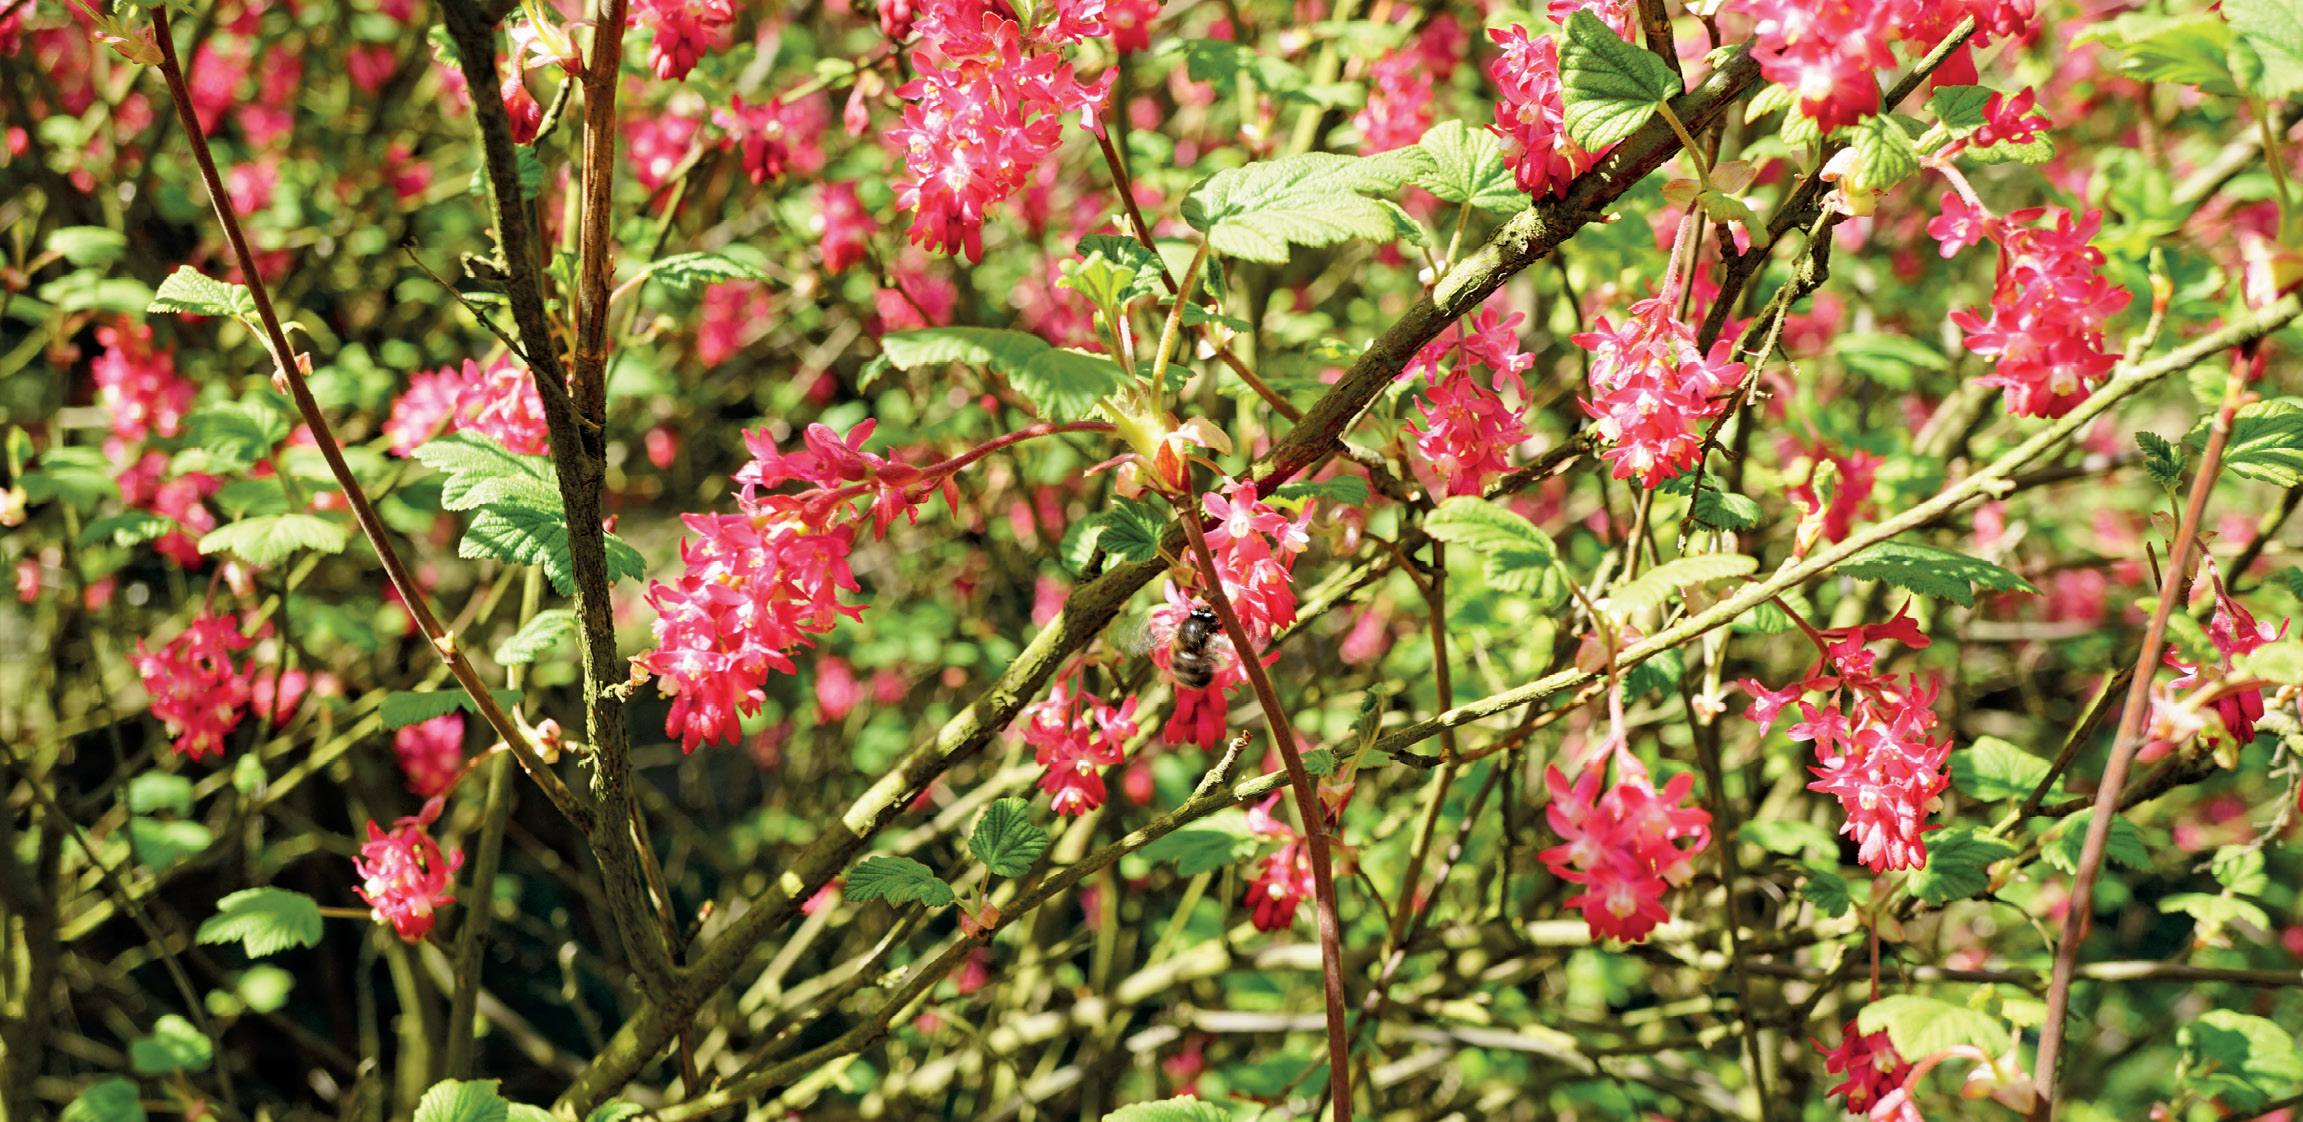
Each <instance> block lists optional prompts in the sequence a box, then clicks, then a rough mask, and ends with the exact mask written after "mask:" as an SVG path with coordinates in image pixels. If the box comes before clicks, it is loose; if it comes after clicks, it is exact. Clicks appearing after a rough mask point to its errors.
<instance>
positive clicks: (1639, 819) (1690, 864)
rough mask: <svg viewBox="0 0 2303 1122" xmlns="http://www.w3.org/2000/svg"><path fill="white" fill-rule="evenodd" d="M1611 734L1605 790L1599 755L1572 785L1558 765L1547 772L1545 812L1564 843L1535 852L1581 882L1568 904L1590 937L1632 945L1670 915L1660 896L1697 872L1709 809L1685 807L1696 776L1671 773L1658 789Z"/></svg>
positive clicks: (1562, 874)
mask: <svg viewBox="0 0 2303 1122" xmlns="http://www.w3.org/2000/svg"><path fill="white" fill-rule="evenodd" d="M1611 739H1613V740H1614V746H1615V750H1614V752H1613V756H1614V759H1615V770H1616V783H1615V786H1613V787H1610V788H1608V789H1607V792H1606V793H1605V794H1601V793H1600V790H1599V787H1600V783H1601V781H1602V777H1603V775H1604V774H1605V772H1606V771H1607V759H1606V757H1604V756H1603V757H1601V758H1599V759H1597V760H1594V761H1592V763H1591V765H1590V766H1589V767H1588V768H1587V769H1586V770H1585V771H1584V772H1583V774H1582V775H1580V776H1578V777H1577V778H1576V780H1575V782H1574V783H1572V784H1570V783H1569V782H1568V779H1567V776H1566V775H1564V774H1562V773H1561V772H1560V770H1559V769H1558V768H1557V767H1550V768H1546V769H1545V773H1544V783H1545V785H1547V786H1549V787H1550V788H1551V806H1550V808H1549V809H1548V810H1546V811H1545V817H1547V818H1549V819H1550V821H1551V828H1552V829H1553V830H1554V831H1556V832H1557V833H1558V834H1559V836H1560V838H1561V839H1562V840H1563V841H1564V842H1565V843H1566V844H1564V845H1557V846H1553V847H1552V848H1550V849H1547V850H1544V851H1543V852H1542V853H1541V854H1540V855H1539V856H1540V857H1541V858H1542V860H1543V863H1544V864H1545V865H1546V866H1547V867H1549V868H1550V869H1551V872H1552V875H1554V876H1557V877H1559V878H1560V879H1562V880H1565V881H1569V882H1571V883H1574V884H1579V885H1582V886H1583V891H1582V892H1580V893H1578V894H1576V895H1574V896H1571V897H1569V898H1568V901H1567V906H1568V907H1571V908H1581V909H1583V919H1584V922H1585V923H1586V924H1588V925H1589V926H1590V928H1591V934H1592V937H1593V938H1595V939H1620V940H1622V941H1624V942H1627V943H1636V942H1639V941H1640V940H1642V939H1645V938H1647V936H1648V934H1649V933H1650V932H1652V931H1654V930H1655V929H1656V927H1657V926H1658V925H1659V924H1662V923H1665V922H1667V921H1669V920H1670V919H1671V913H1670V912H1668V911H1666V910H1664V907H1663V894H1664V892H1665V891H1666V890H1667V889H1669V888H1670V887H1672V886H1675V885H1682V884H1686V883H1687V880H1688V878H1689V877H1690V876H1692V875H1693V874H1694V872H1695V855H1696V854H1698V853H1701V852H1703V849H1704V847H1705V846H1707V845H1709V844H1710V843H1711V814H1710V812H1708V811H1706V810H1704V809H1702V808H1701V807H1690V806H1684V805H1682V804H1683V803H1685V802H1686V801H1687V797H1688V795H1689V794H1690V793H1692V792H1693V790H1694V788H1695V776H1694V775H1693V774H1690V773H1685V772H1683V773H1681V774H1679V775H1677V776H1674V777H1673V778H1672V780H1671V782H1669V783H1666V784H1664V786H1663V790H1661V791H1657V790H1656V789H1655V783H1654V781H1653V780H1652V779H1650V778H1649V777H1648V772H1647V765H1645V764H1643V763H1641V762H1640V761H1639V757H1637V756H1634V755H1632V754H1631V752H1630V750H1629V749H1628V748H1627V747H1626V745H1625V744H1624V742H1623V741H1622V740H1621V739H1620V738H1611ZM1682 841H1686V842H1689V843H1691V844H1688V845H1685V846H1683V845H1681V844H1680V843H1681V842H1682Z"/></svg>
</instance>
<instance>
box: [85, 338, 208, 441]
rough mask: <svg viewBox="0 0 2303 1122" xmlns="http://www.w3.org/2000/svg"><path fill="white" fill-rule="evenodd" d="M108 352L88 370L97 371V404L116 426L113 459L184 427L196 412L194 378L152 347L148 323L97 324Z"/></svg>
mask: <svg viewBox="0 0 2303 1122" xmlns="http://www.w3.org/2000/svg"><path fill="white" fill-rule="evenodd" d="M96 341H97V342H98V343H101V344H103V346H104V352H103V353H102V354H99V355H97V356H96V359H95V361H94V362H92V363H91V364H90V365H89V369H90V370H91V371H93V372H94V374H95V375H96V403H97V404H98V405H100V406H102V407H103V409H104V412H105V415H106V417H107V418H108V419H109V420H110V422H111V426H112V437H111V439H110V440H107V441H106V442H105V444H104V454H105V455H106V456H107V457H109V458H110V459H112V460H113V461H114V462H115V463H117V462H119V461H120V460H121V459H122V458H123V457H124V456H125V455H126V452H127V446H128V445H131V444H135V443H137V442H139V441H142V440H144V439H145V438H147V437H151V436H161V437H169V436H175V435H177V434H178V433H180V432H182V431H183V427H184V417H185V415H186V414H188V413H190V412H191V411H192V383H190V382H187V381H185V380H184V379H182V378H179V377H177V376H176V361H175V359H174V358H173V357H172V356H170V355H168V354H165V353H162V352H156V351H154V350H153V349H152V328H151V327H150V325H147V324H141V323H130V322H128V321H127V320H122V321H120V322H119V323H118V324H117V325H115V326H109V327H99V328H97V329H96Z"/></svg>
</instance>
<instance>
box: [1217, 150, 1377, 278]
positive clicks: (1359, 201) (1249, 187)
mask: <svg viewBox="0 0 2303 1122" xmlns="http://www.w3.org/2000/svg"><path fill="white" fill-rule="evenodd" d="M1397 167H1399V164H1398V163H1397V161H1383V162H1379V161H1376V160H1363V159H1359V158H1356V157H1352V156H1340V155H1337V154H1335V153H1333V152H1306V153H1303V154H1301V155H1296V156H1288V157H1284V158H1281V159H1277V160H1259V161H1257V162H1255V163H1252V164H1249V165H1247V166H1246V167H1240V168H1231V169H1227V170H1225V171H1219V172H1217V173H1215V174H1214V175H1212V176H1209V177H1208V178H1206V179H1203V180H1201V181H1200V182H1199V183H1198V184H1197V185H1195V186H1193V187H1192V189H1191V192H1190V193H1189V194H1187V195H1185V196H1184V202H1183V217H1184V221H1185V222H1188V223H1190V224H1191V227H1192V228H1193V229H1195V230H1199V231H1201V232H1203V233H1205V234H1206V235H1207V240H1208V244H1209V245H1210V246H1213V247H1214V248H1215V249H1216V251H1217V252H1220V253H1223V254H1226V255H1228V256H1231V257H1237V258H1240V259H1242V260H1246V261H1262V262H1266V263H1268V264H1273V265H1284V264H1286V263H1287V259H1288V247H1289V246H1291V245H1300V246H1308V247H1311V248H1319V247H1323V246H1330V245H1335V244H1337V243H1339V242H1344V241H1349V240H1352V239H1354V238H1359V239H1365V240H1368V241H1373V242H1378V243H1388V242H1392V241H1395V240H1398V239H1401V238H1405V239H1407V240H1408V241H1410V242H1413V243H1415V244H1418V245H1421V244H1422V243H1423V234H1422V229H1421V227H1419V226H1418V225H1417V224H1416V222H1415V220H1414V219H1412V218H1409V217H1408V215H1407V212H1406V211H1404V210H1401V209H1400V208H1399V204H1397V203H1394V202H1392V201H1391V200H1389V199H1371V198H1368V197H1367V196H1366V195H1365V194H1363V192H1374V191H1381V192H1387V193H1388V192H1391V191H1394V190H1396V189H1397V188H1398V186H1399V181H1398V179H1397V177H1396V175H1394V174H1392V169H1396V168H1397Z"/></svg>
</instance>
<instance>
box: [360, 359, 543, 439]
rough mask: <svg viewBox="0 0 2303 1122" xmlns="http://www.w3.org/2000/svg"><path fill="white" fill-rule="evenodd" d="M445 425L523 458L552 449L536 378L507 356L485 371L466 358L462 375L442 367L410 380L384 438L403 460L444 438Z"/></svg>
mask: <svg viewBox="0 0 2303 1122" xmlns="http://www.w3.org/2000/svg"><path fill="white" fill-rule="evenodd" d="M443 426H445V427H447V428H450V429H452V430H454V431H459V432H461V431H467V430H468V431H471V432H477V433H479V434H480V435H482V436H485V437H488V438H489V439H491V440H494V441H495V442H497V443H498V444H501V445H503V446H504V447H505V448H507V449H509V450H511V451H513V452H517V453H520V454H523V455H534V454H537V453H541V452H547V451H550V450H551V447H552V438H551V430H550V428H549V426H547V425H546V424H545V422H544V399H543V398H542V396H540V395H539V394H538V393H537V392H536V383H535V379H534V378H532V377H530V376H529V374H528V371H527V368H526V367H523V366H521V365H520V364H518V363H517V362H514V361H513V360H512V356H510V355H508V354H507V355H504V356H502V357H499V358H497V359H496V361H495V362H493V363H491V364H489V366H488V368H487V369H486V370H482V369H480V364H478V363H476V362H473V361H472V360H471V359H465V360H464V366H463V369H461V370H458V369H456V368H455V367H441V368H440V369H438V370H435V371H433V372H431V373H429V374H417V375H415V376H414V377H412V378H410V379H409V380H408V389H407V392H405V393H403V394H401V395H400V397H399V399H398V400H396V401H394V402H393V403H392V415H391V417H390V418H389V419H387V420H386V421H385V422H384V434H385V435H386V436H389V437H391V438H392V452H393V453H394V454H395V455H401V456H405V455H408V454H409V453H411V452H413V451H415V449H416V448H417V447H418V446H419V445H421V444H423V443H424V442H425V441H428V440H431V439H432V438H433V437H436V436H438V435H440V431H441V429H442V427H443Z"/></svg>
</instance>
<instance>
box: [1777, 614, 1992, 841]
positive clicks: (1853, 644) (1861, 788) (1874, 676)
mask: <svg viewBox="0 0 2303 1122" xmlns="http://www.w3.org/2000/svg"><path fill="white" fill-rule="evenodd" d="M1817 634H1819V635H1820V636H1821V637H1822V640H1823V642H1824V644H1825V646H1824V657H1822V658H1821V659H1819V660H1818V661H1817V662H1816V664H1815V666H1814V668H1812V669H1811V670H1809V671H1808V673H1807V675H1806V676H1805V677H1804V678H1802V679H1800V680H1799V681H1797V682H1794V683H1792V684H1791V685H1789V686H1786V687H1785V688H1783V689H1781V690H1769V689H1767V688H1766V687H1765V686H1763V685H1761V684H1760V683H1759V682H1757V681H1754V680H1752V679H1749V678H1746V679H1744V680H1743V682H1742V685H1743V688H1744V690H1745V691H1746V692H1748V693H1750V694H1751V696H1752V698H1753V700H1752V704H1751V709H1750V711H1749V716H1750V717H1751V719H1752V720H1754V721H1757V722H1759V726H1760V732H1761V734H1762V735H1765V733H1766V731H1767V729H1768V728H1769V727H1770V726H1772V725H1773V724H1774V722H1775V719H1776V717H1777V715H1778V714H1780V713H1781V711H1782V710H1783V709H1784V708H1786V707H1788V706H1789V705H1791V704H1793V703H1797V704H1798V706H1799V712H1800V716H1801V720H1800V721H1799V722H1798V723H1796V724H1794V725H1793V726H1792V728H1791V732H1790V736H1791V739H1793V740H1798V741H1806V742H1809V743H1812V744H1814V745H1815V758H1816V764H1817V766H1813V767H1810V768H1809V769H1808V770H1809V771H1811V772H1813V773H1814V774H1815V775H1816V776H1817V778H1816V780H1815V781H1814V782H1812V783H1809V784H1808V785H1807V787H1808V789H1809V790H1811V791H1820V792H1823V793H1825V794H1829V795H1833V796H1836V797H1837V798H1838V799H1839V804H1840V809H1841V810H1843V811H1844V812H1845V813H1846V815H1847V821H1846V823H1845V824H1844V825H1842V826H1841V827H1840V830H1839V832H1840V833H1842V834H1845V835H1847V836H1848V837H1851V838H1854V839H1855V842H1856V856H1857V859H1858V860H1860V861H1862V862H1863V864H1864V866H1865V867H1867V868H1869V869H1870V870H1871V871H1873V872H1875V873H1884V872H1887V871H1889V870H1893V869H1918V868H1923V867H1925V866H1926V864H1927V843H1926V842H1925V841H1924V840H1923V835H1925V834H1926V833H1927V832H1928V831H1930V830H1934V829H1938V828H1939V827H1938V826H1935V825H1930V824H1929V823H1928V821H1927V818H1928V816H1929V815H1931V814H1933V813H1935V811H1937V810H1938V809H1940V808H1941V807H1942V794H1943V791H1944V789H1945V788H1947V787H1949V786H1950V784H1951V778H1950V776H1949V775H1947V774H1945V772H1944V765H1945V764H1946V763H1947V762H1948V761H1949V759H1950V756H1951V739H1950V738H1949V737H1944V738H1942V739H1940V740H1938V739H1934V738H1932V737H1930V736H1929V735H1928V734H1929V732H1930V731H1931V730H1933V729H1934V728H1935V725H1936V716H1935V709H1934V704H1935V696H1936V694H1937V693H1938V692H1939V691H1940V689H1941V685H1940V683H1938V682H1935V681H1922V679H1921V678H1920V676H1919V675H1918V674H1910V675H1907V676H1905V677H1903V678H1901V679H1898V678H1896V677H1895V676H1894V675H1890V674H1882V673H1880V672H1879V671H1878V660H1879V656H1878V654H1876V653H1875V652H1873V651H1871V650H1869V649H1868V644H1870V643H1873V642H1876V641H1879V640H1883V639H1888V640H1894V641H1897V642H1901V643H1903V644H1905V645H1906V646H1909V647H1911V648H1913V649H1914V650H1916V649H1919V648H1922V647H1925V646H1927V644H1928V639H1927V636H1925V635H1924V634H1921V633H1920V631H1919V627H1918V625H1917V624H1916V623H1914V622H1913V621H1912V620H1911V618H1910V617H1909V616H1907V615H1905V614H1903V613H1901V612H1899V613H1897V614H1896V616H1895V617H1894V618H1893V619H1890V620H1889V621H1887V622H1886V623H1882V624H1869V625H1857V626H1854V627H1843V628H1834V629H1832V630H1828V631H1822V632H1818V633H1817ZM1813 692H1822V693H1827V694H1831V695H1832V696H1831V698H1830V699H1829V700H1828V701H1827V702H1826V703H1825V704H1822V705H1814V704H1810V703H1809V702H1807V701H1805V700H1802V698H1804V697H1805V696H1806V695H1807V694H1809V693H1813Z"/></svg>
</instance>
